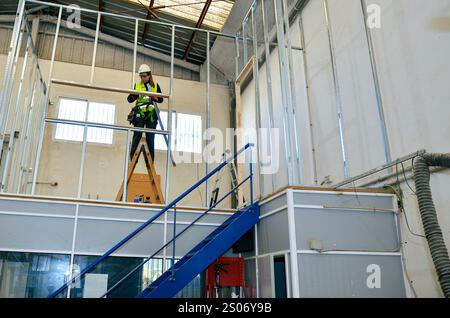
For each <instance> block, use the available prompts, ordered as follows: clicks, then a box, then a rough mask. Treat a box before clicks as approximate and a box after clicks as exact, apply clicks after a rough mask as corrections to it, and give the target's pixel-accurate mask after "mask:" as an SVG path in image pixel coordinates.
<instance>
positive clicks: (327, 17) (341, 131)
mask: <svg viewBox="0 0 450 318" xmlns="http://www.w3.org/2000/svg"><path fill="white" fill-rule="evenodd" d="M323 7H324V13H325V22H326V25H327V29H328V42H329V43H328V44H329V49H330V57H331V67H332V70H333V83H334V93H335V98H336V112H337V117H338V126H339V140H340V143H341V154H342V161H343V163H344V177H345V178H349V177H350V170H349V164H348V158H347V151H346V147H345V135H344V113H343V111H342V101H341V92H340V88H339V79H338V73H337V65H336V56H335V53H334V44H333V33H332V29H331V23H330V14H329V10H328V1H327V0H323Z"/></svg>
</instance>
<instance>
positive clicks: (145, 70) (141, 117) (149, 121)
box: [127, 64, 164, 161]
mask: <svg viewBox="0 0 450 318" xmlns="http://www.w3.org/2000/svg"><path fill="white" fill-rule="evenodd" d="M139 77H140V78H141V81H140V82H139V83H136V84H135V85H134V89H135V90H137V91H152V92H155V93H161V87H159V84H158V83H156V82H155V81H154V80H153V76H152V70H151V69H150V67H149V66H148V65H147V64H142V65H141V66H140V67H139ZM127 99H128V102H129V103H133V102H136V106H135V107H133V110H132V111H131V113H130V115H129V119H128V120H129V121H130V123H131V124H133V126H134V127H140V128H144V127H145V128H149V129H155V128H156V126H157V125H158V117H157V116H158V115H157V114H156V110H155V106H154V103H162V102H163V101H164V99H163V98H162V97H156V96H147V95H133V94H130V95H128V98H127ZM145 137H146V140H147V145H148V149H149V150H150V155H151V157H152V161H154V160H155V134H154V133H145ZM141 138H142V132H139V131H135V132H134V135H133V142H132V144H131V151H130V157H131V158H133V155H134V152H135V151H136V148H137V146H138V144H139V142H140V141H141Z"/></svg>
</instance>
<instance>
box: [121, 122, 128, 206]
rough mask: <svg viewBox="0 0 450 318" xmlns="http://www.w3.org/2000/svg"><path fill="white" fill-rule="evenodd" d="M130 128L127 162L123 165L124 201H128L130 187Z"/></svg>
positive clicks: (126, 148) (126, 154) (126, 146)
mask: <svg viewBox="0 0 450 318" xmlns="http://www.w3.org/2000/svg"><path fill="white" fill-rule="evenodd" d="M129 152H130V130H129V129H128V130H127V138H126V145H125V163H124V167H123V192H122V202H127V195H128V194H127V189H128V165H129V158H130V154H129Z"/></svg>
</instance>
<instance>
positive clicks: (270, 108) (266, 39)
mask: <svg viewBox="0 0 450 318" xmlns="http://www.w3.org/2000/svg"><path fill="white" fill-rule="evenodd" d="M261 17H262V24H263V35H264V46H265V50H264V54H265V58H266V81H267V110H268V112H267V113H268V124H269V136H268V137H269V148H270V157H271V158H273V156H274V155H275V153H274V149H273V140H272V130H273V128H274V126H275V125H274V120H273V93H272V72H271V70H270V47H269V35H268V33H269V32H268V30H267V23H266V9H265V0H261ZM271 180H272V192H274V191H275V189H276V187H275V178H274V175H273V174H272V175H271Z"/></svg>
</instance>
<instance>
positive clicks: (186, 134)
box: [155, 111, 202, 153]
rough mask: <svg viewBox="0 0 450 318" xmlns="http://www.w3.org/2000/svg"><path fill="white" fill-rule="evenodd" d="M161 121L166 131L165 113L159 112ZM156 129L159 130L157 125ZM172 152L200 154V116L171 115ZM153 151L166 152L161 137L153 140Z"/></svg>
mask: <svg viewBox="0 0 450 318" xmlns="http://www.w3.org/2000/svg"><path fill="white" fill-rule="evenodd" d="M160 116H161V121H162V122H163V125H164V128H166V129H167V111H161V112H160ZM157 129H161V126H160V125H159V124H158V126H157ZM172 132H173V135H172V150H176V151H184V152H195V153H201V152H202V117H201V116H200V115H192V114H183V113H177V112H173V113H172ZM155 149H159V150H167V146H166V142H165V140H164V136H163V135H157V136H156V138H155Z"/></svg>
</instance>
